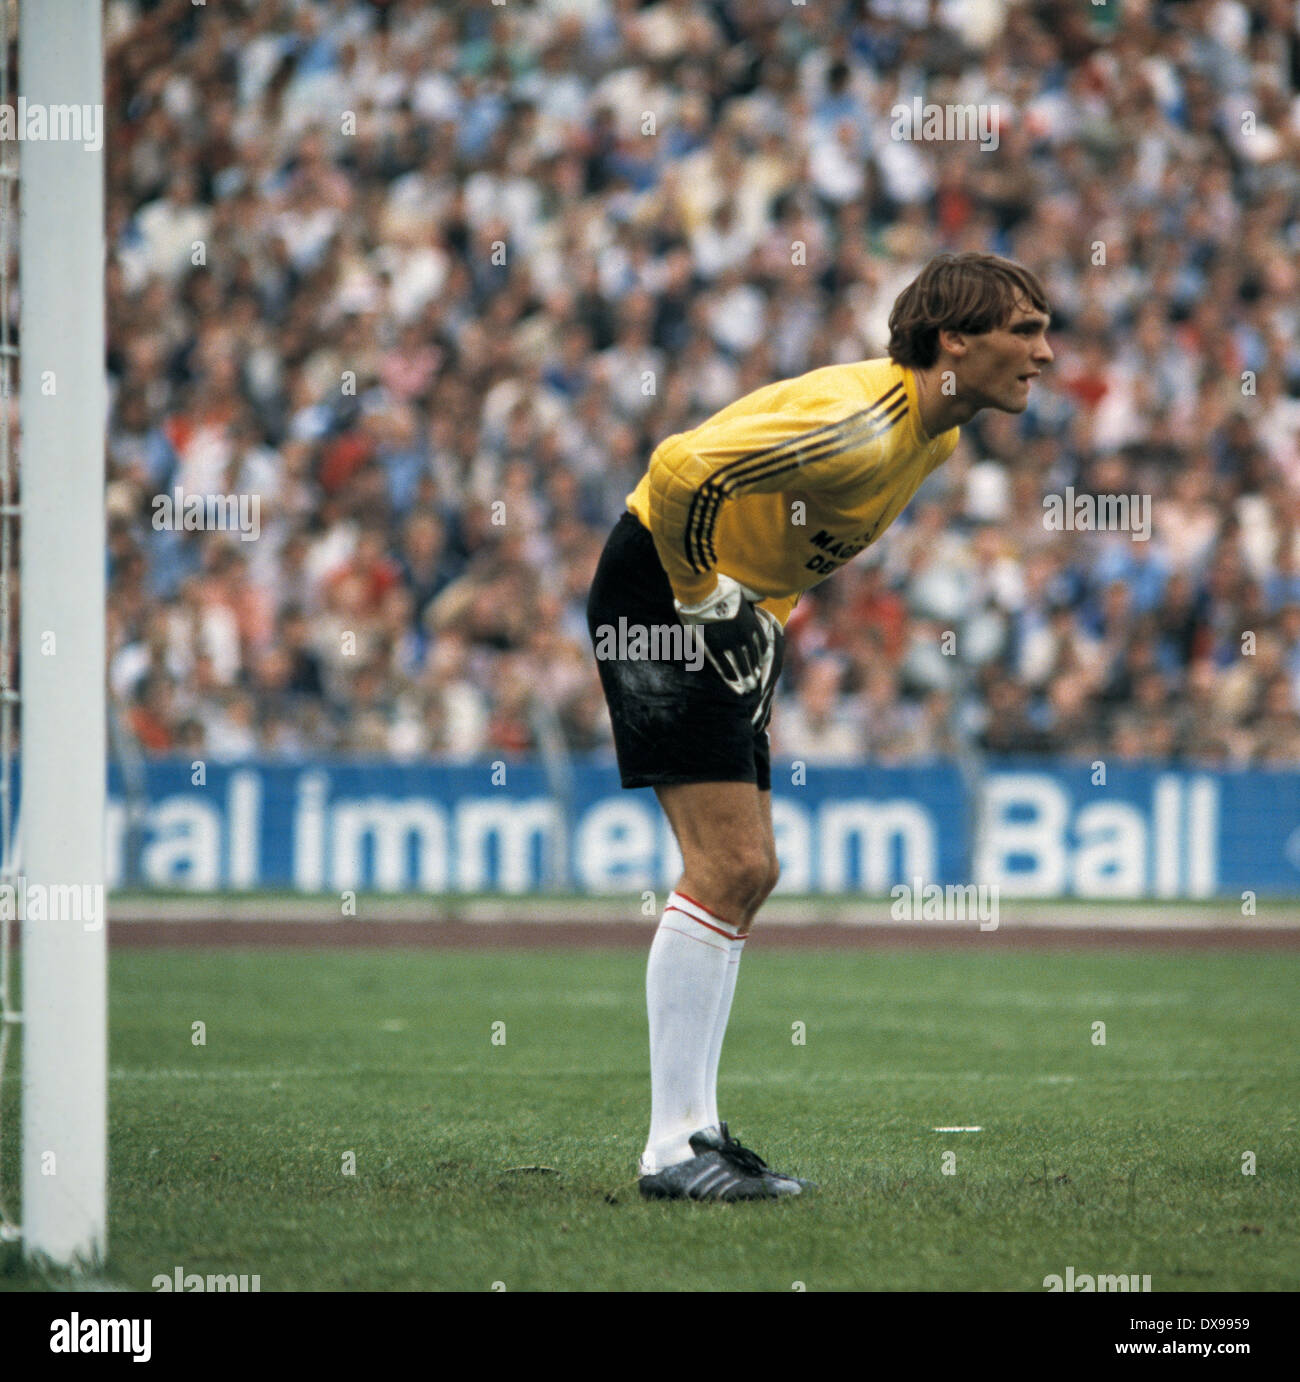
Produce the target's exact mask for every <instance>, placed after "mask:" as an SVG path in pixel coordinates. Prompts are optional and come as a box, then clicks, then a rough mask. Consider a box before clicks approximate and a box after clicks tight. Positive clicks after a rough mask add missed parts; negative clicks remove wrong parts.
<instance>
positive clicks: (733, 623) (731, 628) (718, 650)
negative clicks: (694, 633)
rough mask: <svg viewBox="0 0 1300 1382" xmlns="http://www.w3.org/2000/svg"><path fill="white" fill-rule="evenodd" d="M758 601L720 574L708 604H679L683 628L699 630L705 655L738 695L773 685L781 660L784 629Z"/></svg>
mask: <svg viewBox="0 0 1300 1382" xmlns="http://www.w3.org/2000/svg"><path fill="white" fill-rule="evenodd" d="M758 598H761V597H759V596H756V595H755V594H754V592H753V591H750V590H748V589H746V587H745V586H743V585H741V584H740V582H739V581H735V580H733V579H732V578H731V577H730V576H724V575H723V574H722V573H721V572H719V573H718V584H717V585H716V586H715V587H714V589H713V591H712V592H711V593H710V594H709V595H707V596H705V598H704V599H703V600H700V601H698V602H697V603H695V604H693V605H684V604H682V602H681V601H680V600H674V601H673V603H674V604H675V605H676V607H677V617H678V618H679V619H680V620H681V621H682V623H683V624H687V625H697V626H698V627H699V630H700V636H701V638H702V640H703V642H704V656H705V657H707V658H708V660H709V662H710V664H711V665H712V666H713V669H714V670H715V671H716V672H717V674H718V675H719V676H720V677H721V678H722V680H723V681H724V682H726V684H727V686H728V687H730V689H731V690H732V691H734V692H735V693H736V695H738V696H744V695H747V694H749V693H750V692H753V691H758V690H760V689H763V688H765V687H766V686H767V684H768V680H769V678H770V676H771V673H772V663H773V659H774V657H775V655H776V642H777V634H778V633H779V632H780V630H781V626H780V624H779V623H778V622H777V620H776V618H775V617H774V616H773V615H771V614H769V613H768V612H767V610H765V609H759V608H758V607H757V606H756V605H755V604H754V603H753V600H755V599H758Z"/></svg>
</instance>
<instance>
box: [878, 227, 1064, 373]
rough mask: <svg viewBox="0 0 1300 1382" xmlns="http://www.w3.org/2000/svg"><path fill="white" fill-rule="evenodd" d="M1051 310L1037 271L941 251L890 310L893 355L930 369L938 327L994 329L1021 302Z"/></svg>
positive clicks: (935, 353) (901, 362)
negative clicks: (1036, 273) (1033, 271)
mask: <svg viewBox="0 0 1300 1382" xmlns="http://www.w3.org/2000/svg"><path fill="white" fill-rule="evenodd" d="M1022 305H1024V306H1028V307H1032V308H1035V309H1036V310H1037V311H1039V312H1046V311H1048V310H1049V309H1048V306H1047V294H1046V293H1045V292H1044V291H1043V285H1042V284H1041V283H1040V282H1039V281H1038V277H1037V275H1035V274H1033V273H1031V272H1030V271H1029V270H1028V269H1026V268H1025V267H1024V266H1023V265H1021V264H1016V263H1013V262H1012V261H1011V260H1010V259H1002V258H1001V257H999V256H998V255H996V254H975V253H968V254H940V255H937V256H936V257H935V258H934V259H932V260H930V262H929V263H928V264H927V265H926V266H925V268H923V269H922V270H921V272H920V273H919V274H917V276H916V277H915V278H914V279H913V280H912V281H911V283H909V284H908V285H907V287H906V288H904V289H903V291H902V292H901V293H899V295H898V298H897V300H896V301H895V303H894V307H893V311H891V312H890V314H889V356H890V359H892V360H893V361H894V363H895V364H899V365H911V366H912V367H914V368H918V369H928V368H929V367H930V366H931V365H932V364H934V362H935V361H936V360H937V359H938V358H939V332H940V331H968V332H971V333H972V334H973V335H979V334H981V333H982V332H985V331H995V330H997V328H998V327H1000V326H1003V325H1005V324H1006V323H1007V321H1009V320H1010V318H1011V314H1012V313H1013V312H1014V311H1015V310H1016V308H1017V307H1020V306H1022Z"/></svg>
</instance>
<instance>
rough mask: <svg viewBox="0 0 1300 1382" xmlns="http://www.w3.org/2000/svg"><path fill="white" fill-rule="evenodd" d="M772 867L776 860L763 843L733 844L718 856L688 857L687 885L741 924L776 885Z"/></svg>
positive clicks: (688, 889)
mask: <svg viewBox="0 0 1300 1382" xmlns="http://www.w3.org/2000/svg"><path fill="white" fill-rule="evenodd" d="M772 871H773V861H772V859H771V858H770V857H769V855H768V853H767V851H766V850H764V849H763V848H762V847H761V846H759V845H754V846H741V847H736V846H733V847H731V848H729V849H727V850H726V851H725V852H724V853H722V854H721V855H720V856H718V857H713V858H710V857H707V856H697V857H695V858H693V859H688V860H687V861H686V873H685V877H684V879H683V886H684V887H685V889H686V891H687V892H688V893H691V895H692V896H693V897H696V898H697V899H698V901H700V902H702V903H703V904H704V905H705V906H706V907H709V908H711V909H712V910H714V911H716V912H717V913H718V915H719V916H721V917H724V918H725V919H726V920H728V921H731V922H734V923H735V924H737V925H740V924H743V923H744V922H746V921H748V919H749V918H750V917H751V916H752V915H753V912H754V909H755V908H756V907H757V906H758V905H759V904H760V903H761V902H762V900H763V899H764V898H765V897H766V896H767V894H768V893H769V892H770V891H771V890H772V887H773V886H774V885H775V879H774V878H773V876H772ZM692 888H694V889H695V891H694V892H692Z"/></svg>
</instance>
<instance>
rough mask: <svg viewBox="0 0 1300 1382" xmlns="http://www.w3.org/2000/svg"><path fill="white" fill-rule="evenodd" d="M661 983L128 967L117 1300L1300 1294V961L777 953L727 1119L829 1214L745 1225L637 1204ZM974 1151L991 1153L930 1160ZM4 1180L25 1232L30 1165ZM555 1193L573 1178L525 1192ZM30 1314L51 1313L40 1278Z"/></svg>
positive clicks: (737, 1043)
mask: <svg viewBox="0 0 1300 1382" xmlns="http://www.w3.org/2000/svg"><path fill="white" fill-rule="evenodd" d="M644 970H645V956H644V954H643V953H640V952H636V951H622V950H537V951H529V952H520V951H493V950H490V949H480V950H466V951H449V950H436V949H430V950H420V951H393V950H365V951H344V950H324V951H314V950H260V949H259V950H197V949H175V950H163V949H160V950H135V949H128V950H118V951H114V952H113V954H112V957H111V1042H110V1057H109V1064H110V1080H109V1093H110V1120H111V1125H110V1148H111V1175H110V1256H109V1259H108V1262H107V1264H106V1274H107V1276H108V1277H109V1278H110V1279H112V1280H113V1281H116V1282H118V1283H121V1284H124V1285H126V1286H128V1287H131V1288H136V1289H145V1290H148V1289H150V1285H151V1282H152V1280H153V1278H154V1277H155V1276H156V1275H159V1274H165V1275H171V1274H173V1273H174V1271H175V1269H176V1268H177V1267H182V1268H183V1269H184V1270H185V1271H186V1272H187V1273H191V1272H197V1273H200V1274H206V1273H221V1274H224V1273H232V1272H236V1273H246V1274H250V1275H251V1274H257V1275H258V1276H259V1277H260V1279H261V1289H262V1290H263V1291H274V1290H317V1289H330V1290H339V1289H344V1290H347V1289H353V1290H387V1289H416V1290H429V1289H434V1290H437V1289H456V1290H466V1289H468V1290H482V1291H488V1290H491V1289H494V1286H495V1289H498V1290H500V1289H502V1286H504V1288H505V1289H507V1290H510V1291H543V1290H661V1289H670V1290H708V1289H728V1290H741V1289H743V1290H779V1291H788V1290H791V1289H800V1287H799V1286H798V1285H797V1284H796V1283H802V1288H803V1289H806V1290H809V1291H828V1290H845V1289H850V1290H863V1289H869V1290H888V1289H908V1290H918V1289H919V1290H977V1291H1003V1290H1030V1291H1041V1290H1042V1289H1043V1279H1044V1277H1045V1276H1047V1275H1049V1274H1052V1273H1056V1274H1061V1275H1063V1274H1064V1273H1065V1271H1066V1268H1067V1267H1069V1266H1073V1267H1074V1269H1075V1272H1076V1274H1083V1273H1107V1274H1131V1273H1138V1274H1142V1275H1149V1276H1150V1277H1151V1284H1152V1289H1153V1290H1155V1291H1166V1290H1212V1291H1219V1290H1260V1289H1263V1290H1279V1289H1293V1288H1294V1287H1295V1286H1296V1283H1297V1281H1300V1233H1298V1227H1300V1194H1298V1193H1297V1192H1298V1191H1300V1148H1298V1147H1297V1137H1296V1132H1297V1122H1298V1121H1300V1100H1298V1099H1297V1092H1298V1091H1297V1083H1298V1081H1297V1071H1296V1058H1295V1053H1296V1050H1297V1049H1298V1048H1300V1003H1298V1002H1297V998H1298V997H1300V955H1296V954H1292V953H1262V952H1261V953H1239V954H1224V953H1205V952H1182V951H1160V952H1154V953H1152V952H1135V951H1124V950H1110V951H1107V950H1078V951H1068V952H1059V951H1053V952H1042V953H1033V952H1023V951H1014V952H1013V951H1007V950H1000V951H998V952H996V953H994V952H991V951H990V952H987V953H983V954H980V953H975V952H971V951H962V952H955V951H954V952H946V951H906V950H897V951H894V950H885V951H863V950H850V949H845V950H839V951H817V952H813V951H808V950H804V951H795V950H779V949H777V948H775V947H772V948H765V947H764V946H763V944H762V940H761V937H760V938H758V939H757V940H756V941H755V942H754V943H752V944H751V946H750V948H749V953H748V954H747V955H746V958H745V962H744V966H743V968H742V970H741V976H740V984H739V990H738V993H737V999H736V1006H735V1010H734V1013H733V1017H732V1023H731V1028H730V1031H729V1034H728V1039H727V1046H726V1049H725V1051H724V1053H723V1064H722V1078H721V1084H720V1090H721V1098H722V1108H723V1114H724V1116H725V1117H727V1118H728V1119H729V1120H730V1123H731V1126H732V1131H733V1132H736V1133H738V1134H739V1135H740V1136H741V1137H742V1138H743V1139H744V1140H746V1141H747V1142H749V1143H750V1144H752V1145H753V1146H755V1147H757V1149H758V1150H759V1151H760V1152H762V1154H763V1155H764V1156H765V1157H766V1158H767V1159H768V1161H769V1162H771V1163H772V1164H773V1165H774V1166H776V1167H778V1168H780V1169H784V1170H790V1171H794V1172H797V1173H799V1174H801V1175H804V1176H808V1177H811V1178H812V1179H814V1180H815V1181H817V1182H818V1183H819V1185H820V1191H819V1193H817V1194H816V1195H814V1196H811V1197H809V1198H807V1199H803V1200H799V1201H792V1202H783V1203H768V1204H749V1205H693V1204H647V1203H643V1202H642V1201H640V1200H639V1199H638V1197H637V1195H636V1191H635V1184H634V1168H635V1159H636V1155H637V1153H638V1151H639V1150H640V1145H641V1140H642V1138H643V1135H644V1132H645V1124H646V1120H647V1117H648V1079H647V1071H646V1035H645V1016H644V1006H643V1004H644V999H643V983H644ZM195 1023H203V1024H204V1029H203V1032H204V1037H205V1041H204V1044H202V1045H196V1044H195V1041H194V1033H195V1031H196V1029H195V1028H194V1026H193V1024H195ZM497 1023H503V1024H504V1027H503V1028H502V1027H499V1026H498V1027H494V1024H497ZM1095 1023H1104V1024H1105V1032H1104V1036H1105V1044H1104V1045H1102V1044H1098V1042H1097V1040H1096V1037H1097V1035H1098V1034H1099V1029H1095V1028H1094V1024H1095ZM796 1024H803V1028H802V1029H801V1028H800V1027H798V1026H797V1025H796ZM801 1030H802V1032H803V1034H804V1039H803V1041H802V1043H800V1042H799V1041H797V1040H796V1038H797V1037H798V1036H799V1034H800V1032H801ZM494 1033H495V1034H496V1040H495V1042H494ZM16 1085H17V1080H16V1078H14V1077H13V1075H12V1074H11V1077H10V1079H9V1081H8V1082H7V1086H6V1103H7V1108H6V1110H5V1112H6V1126H7V1127H8V1128H11V1129H12V1128H13V1127H14V1122H13V1119H14V1117H15V1115H16V1100H17V1089H16ZM952 1125H958V1126H969V1125H978V1126H979V1127H981V1128H982V1129H983V1130H982V1131H981V1132H963V1133H943V1132H936V1131H934V1129H935V1128H937V1127H941V1126H952ZM5 1152H6V1157H5V1162H6V1164H5V1167H4V1172H5V1185H6V1187H8V1188H9V1190H10V1196H11V1198H12V1191H13V1187H14V1186H15V1185H16V1174H17V1168H16V1157H15V1146H14V1138H13V1137H12V1136H9V1137H8V1138H7V1141H6V1144H5ZM349 1153H351V1154H352V1155H353V1156H354V1157H355V1174H345V1167H346V1164H347V1158H346V1154H349ZM949 1153H952V1154H953V1155H952V1156H949V1155H948V1154H949ZM1247 1153H1251V1154H1253V1159H1254V1163H1255V1166H1254V1174H1253V1175H1247V1174H1243V1168H1244V1167H1248V1166H1249V1159H1248V1158H1247V1155H1246V1154H1247ZM945 1165H946V1166H947V1169H948V1171H949V1172H950V1174H945ZM527 1166H544V1167H550V1168H553V1169H554V1170H555V1171H556V1172H558V1174H547V1173H544V1172H529V1171H520V1170H513V1169H512V1168H519V1167H527ZM0 1284H3V1285H5V1286H8V1287H9V1288H10V1289H14V1288H17V1289H23V1288H30V1287H31V1285H32V1284H33V1282H32V1278H31V1277H30V1275H28V1274H25V1273H24V1272H22V1271H21V1270H19V1269H18V1268H17V1267H16V1266H15V1264H14V1263H13V1261H12V1257H11V1260H10V1261H9V1263H8V1264H7V1267H6V1269H5V1272H4V1274H3V1275H2V1276H0Z"/></svg>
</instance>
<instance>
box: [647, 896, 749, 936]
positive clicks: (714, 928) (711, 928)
mask: <svg viewBox="0 0 1300 1382" xmlns="http://www.w3.org/2000/svg"><path fill="white" fill-rule="evenodd" d="M686 900H687V901H688V902H689V901H690V898H687V899H686ZM669 912H676V913H677V915H678V916H679V917H689V918H690V920H691V921H693V922H694V923H695V924H696V926H703V927H704V929H705V930H706V931H715V932H716V933H717V934H718V935H719V936H725V937H726V938H727V939H728V940H729V941H738V940H740V939H741V937H739V936H737V935H736V934H735V933H734V932H732V931H724V930H723V929H722V927H720V926H710V925H709V923H708V922H707V921H701V920H700V919H699V917H695V916H691V914H690V913H689V912H684V911H682V909H681V908H680V907H674V906H672V905H671V904H670V905H669V906H667V907H665V908H664V916H667V915H668V913H669ZM709 915H710V916H712V915H713V913H712V912H710V913H709Z"/></svg>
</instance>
